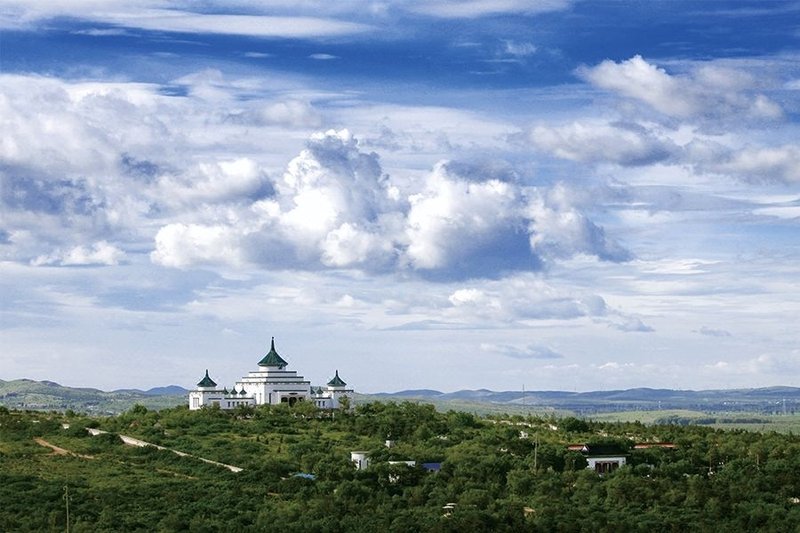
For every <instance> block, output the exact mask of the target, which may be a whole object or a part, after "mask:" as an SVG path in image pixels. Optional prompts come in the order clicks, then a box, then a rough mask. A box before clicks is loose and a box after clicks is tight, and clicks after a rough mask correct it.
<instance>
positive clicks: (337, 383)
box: [325, 370, 355, 409]
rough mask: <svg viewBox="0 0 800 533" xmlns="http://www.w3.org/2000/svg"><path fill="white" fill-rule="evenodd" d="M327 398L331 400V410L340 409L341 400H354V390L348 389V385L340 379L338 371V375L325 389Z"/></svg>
mask: <svg viewBox="0 0 800 533" xmlns="http://www.w3.org/2000/svg"><path fill="white" fill-rule="evenodd" d="M325 389H326V393H327V396H329V397H330V399H331V408H333V409H338V408H339V400H340V399H342V398H352V397H353V393H354V392H355V391H353V389H348V388H347V383H345V382H344V380H342V378H340V377H339V370H336V375H335V376H333V378H332V379H331V380H330V381H329V382H328V385H327V386H326V387H325Z"/></svg>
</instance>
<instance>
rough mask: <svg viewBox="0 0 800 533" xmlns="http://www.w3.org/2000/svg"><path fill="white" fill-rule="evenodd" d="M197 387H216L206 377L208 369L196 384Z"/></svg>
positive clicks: (212, 381)
mask: <svg viewBox="0 0 800 533" xmlns="http://www.w3.org/2000/svg"><path fill="white" fill-rule="evenodd" d="M197 386H198V387H216V386H217V384H216V383H214V380H213V379H211V378H210V377H208V369H206V376H205V377H204V378H203V379H201V380H200V382H199V383H198V384H197Z"/></svg>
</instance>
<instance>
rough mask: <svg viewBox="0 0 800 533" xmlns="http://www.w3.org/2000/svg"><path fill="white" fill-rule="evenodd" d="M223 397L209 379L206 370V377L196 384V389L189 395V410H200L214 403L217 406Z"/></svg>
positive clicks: (221, 392) (222, 393)
mask: <svg viewBox="0 0 800 533" xmlns="http://www.w3.org/2000/svg"><path fill="white" fill-rule="evenodd" d="M224 395H225V394H224V392H223V391H221V390H217V384H216V382H215V381H214V380H213V379H211V377H210V376H209V375H208V369H206V375H205V376H203V379H201V380H200V381H199V382H198V383H197V388H196V389H195V390H193V391H191V392H190V393H189V409H191V410H195V409H200V408H201V407H204V406H207V405H212V404H214V403H216V404H217V405H219V403H220V402H221V401H222V397H223V396H224Z"/></svg>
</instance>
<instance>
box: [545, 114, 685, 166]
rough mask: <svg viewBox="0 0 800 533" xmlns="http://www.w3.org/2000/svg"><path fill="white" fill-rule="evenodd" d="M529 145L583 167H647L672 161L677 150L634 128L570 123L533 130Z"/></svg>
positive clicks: (653, 135) (654, 135)
mask: <svg viewBox="0 0 800 533" xmlns="http://www.w3.org/2000/svg"><path fill="white" fill-rule="evenodd" d="M530 139H531V141H532V142H533V145H534V146H536V147H537V148H539V149H540V150H543V151H545V152H549V153H551V154H553V155H555V156H556V157H560V158H562V159H569V160H571V161H580V162H585V163H603V162H609V163H616V164H619V165H623V166H639V165H650V164H653V163H657V162H660V161H664V160H666V159H669V158H670V157H672V156H673V155H674V154H676V152H677V151H678V147H677V146H676V145H675V144H674V143H673V142H672V141H670V140H669V139H664V138H661V137H659V136H658V135H657V134H655V133H654V132H653V131H650V130H647V129H645V128H644V127H642V126H639V125H636V124H626V123H605V122H573V123H571V124H565V125H562V126H545V125H542V126H537V127H535V128H534V129H533V131H532V132H531V134H530Z"/></svg>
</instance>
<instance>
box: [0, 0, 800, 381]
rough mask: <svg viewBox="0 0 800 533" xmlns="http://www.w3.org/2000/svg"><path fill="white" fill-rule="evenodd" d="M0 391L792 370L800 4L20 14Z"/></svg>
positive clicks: (413, 4)
mask: <svg viewBox="0 0 800 533" xmlns="http://www.w3.org/2000/svg"><path fill="white" fill-rule="evenodd" d="M0 29H2V37H1V38H0V39H1V40H0V67H1V70H2V72H1V73H0V77H1V78H2V83H0V117H2V122H3V136H2V137H3V138H2V142H0V179H2V190H0V202H2V210H0V290H2V295H3V298H2V321H1V322H0V341H1V342H2V351H0V369H2V370H1V371H0V374H2V375H0V378H1V379H14V378H20V377H28V378H34V379H53V380H58V381H61V382H63V383H65V384H69V385H76V386H95V387H100V388H105V389H111V388H123V387H151V386H157V385H164V384H169V383H176V384H180V385H183V386H186V387H189V386H191V385H193V384H194V383H195V382H196V381H197V380H198V379H200V377H202V374H203V371H204V370H205V369H206V368H208V369H209V370H210V373H211V375H212V376H213V377H214V379H215V380H216V381H217V382H219V383H232V382H233V381H234V380H235V379H237V378H238V377H240V376H241V375H243V373H245V372H246V371H248V370H250V369H252V368H253V367H254V365H255V362H257V361H258V360H259V359H260V358H261V357H262V356H263V354H264V353H265V352H266V350H267V349H268V345H269V339H270V337H271V336H275V337H276V342H277V347H278V350H279V352H280V353H281V354H282V355H283V356H284V357H285V358H286V359H287V360H288V361H289V363H290V365H291V367H292V368H294V369H296V370H298V371H300V372H301V373H302V374H304V375H305V376H306V377H307V378H310V379H311V380H312V381H313V382H314V383H324V382H326V381H327V380H328V379H330V377H331V376H332V375H333V373H334V371H335V370H336V369H338V370H339V371H340V374H341V375H342V377H343V378H344V379H345V380H346V381H348V383H349V384H351V385H354V386H355V388H356V389H357V390H360V391H363V392H376V391H391V390H399V389H407V388H436V389H440V390H448V391H449V390H457V389H461V388H481V387H485V388H491V389H520V388H521V387H522V386H523V385H524V386H525V387H526V388H527V389H528V390H534V389H563V390H592V389H613V388H627V387H639V386H647V387H671V388H693V389H701V388H729V387H749V386H768V385H778V384H781V385H795V386H800V381H798V378H797V376H798V375H800V348H798V347H799V346H800V342H798V341H800V334H798V333H797V331H796V329H797V328H795V327H794V321H795V320H794V319H795V317H796V316H798V314H799V312H800V294H798V293H799V292H800V289H799V288H798V275H799V274H800V266H798V265H800V262H798V259H800V235H799V234H798V229H799V226H798V224H800V144H798V141H797V139H799V138H800V128H799V127H798V117H800V53H799V50H800V3H798V2H769V1H768V2H763V1H760V2H744V1H735V2H723V1H716V2H690V1H669V2H667V1H664V2H633V1H631V2H623V1H617V2H608V1H606V2H593V1H579V0H575V1H571V0H541V1H525V2H522V1H517V0H470V1H464V2H456V1H447V2H436V3H431V2H425V1H422V0H419V1H414V0H408V1H405V2H389V1H386V2H381V1H374V2H370V1H363V2H348V3H345V4H344V5H340V4H339V3H330V2H317V1H305V2H304V1H293V2H288V1H276V2H269V3H266V4H265V5H264V6H261V7H254V6H253V5H252V3H250V2H216V1H212V0H208V1H204V2H167V1H164V0H142V1H139V2H130V1H125V2H123V1H115V0H103V1H101V0H53V1H38V2H25V1H15V0H0Z"/></svg>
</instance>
